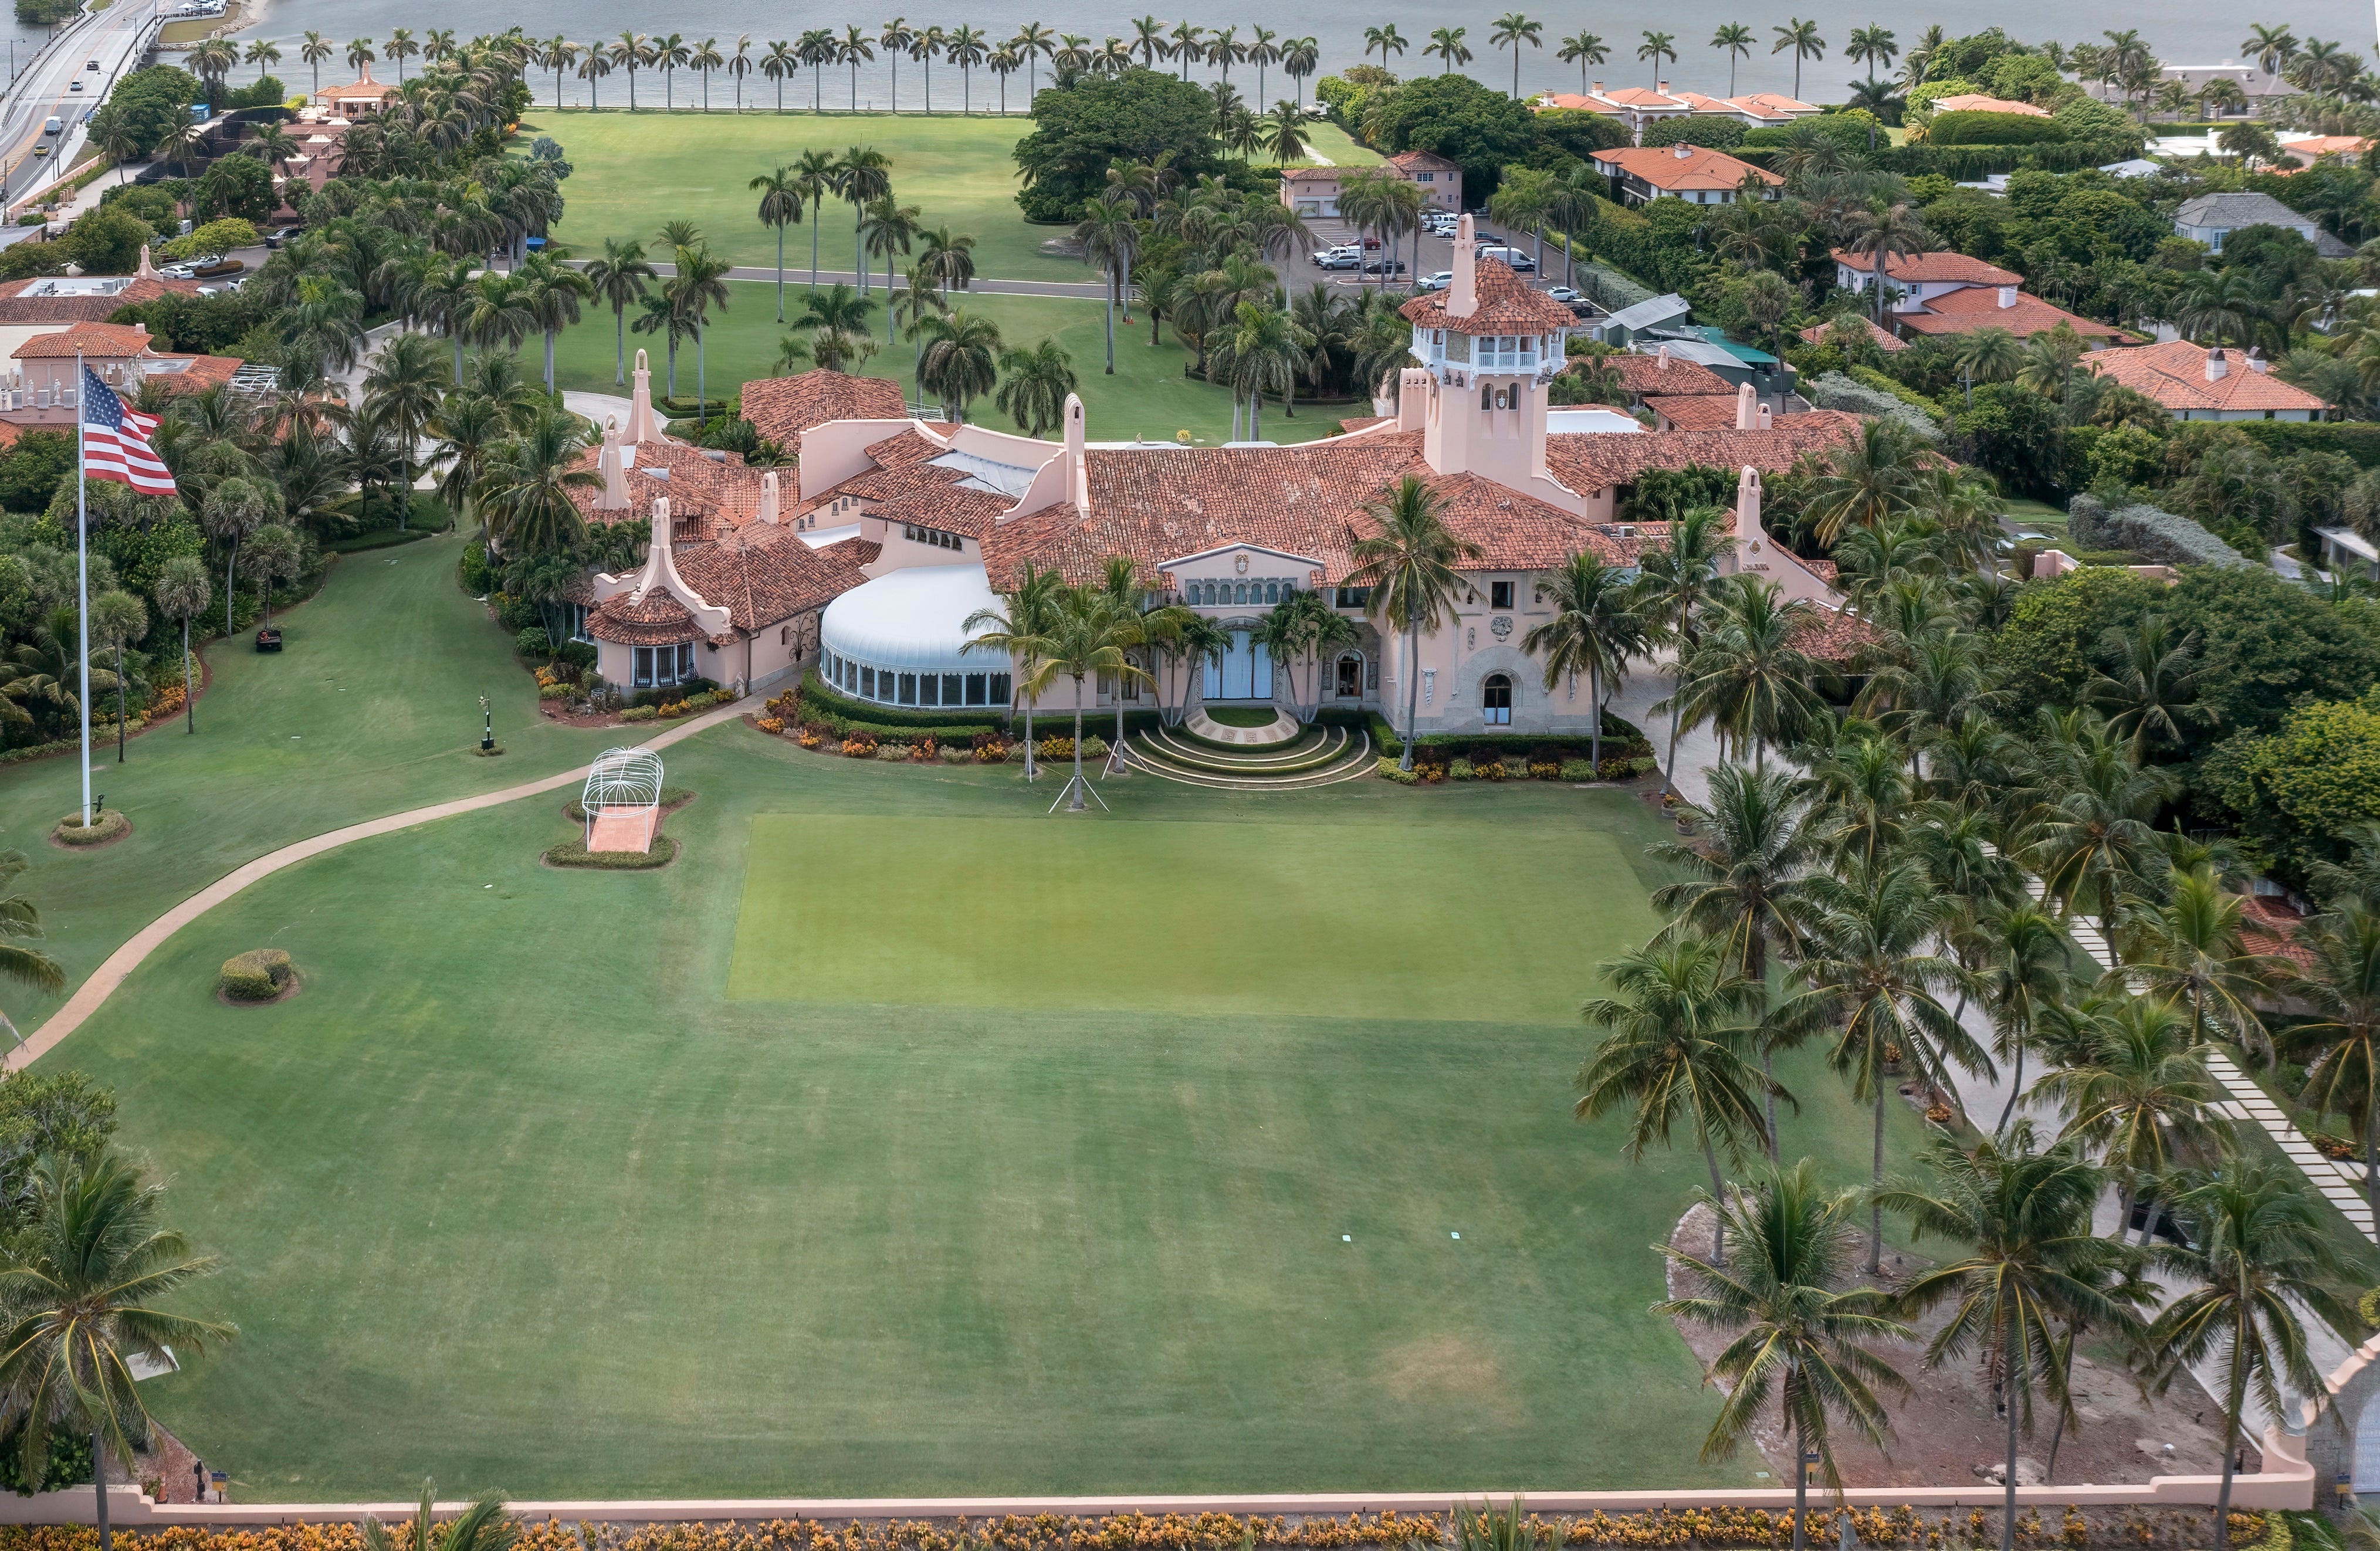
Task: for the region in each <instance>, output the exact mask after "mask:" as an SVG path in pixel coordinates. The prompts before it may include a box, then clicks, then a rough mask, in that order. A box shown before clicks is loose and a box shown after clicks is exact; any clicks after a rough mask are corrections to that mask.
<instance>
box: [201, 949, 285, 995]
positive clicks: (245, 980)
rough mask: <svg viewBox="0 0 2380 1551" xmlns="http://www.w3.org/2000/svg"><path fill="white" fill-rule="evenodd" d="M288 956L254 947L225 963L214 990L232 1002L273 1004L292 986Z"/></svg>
mask: <svg viewBox="0 0 2380 1551" xmlns="http://www.w3.org/2000/svg"><path fill="white" fill-rule="evenodd" d="M289 975H290V968H289V955H288V954H287V953H285V952H284V951H282V950H280V949H278V948H251V949H249V951H247V952H245V953H235V954H234V955H232V956H231V957H230V958H228V959H225V961H224V966H223V972H222V973H221V974H220V975H217V976H216V977H215V988H216V989H218V990H220V991H221V992H223V994H224V995H225V997H227V998H229V999H230V1000H233V1001H271V1000H273V998H274V997H277V996H279V995H280V994H281V991H282V988H284V987H285V986H287V985H288V984H289Z"/></svg>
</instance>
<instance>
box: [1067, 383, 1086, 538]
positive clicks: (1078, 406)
mask: <svg viewBox="0 0 2380 1551" xmlns="http://www.w3.org/2000/svg"><path fill="white" fill-rule="evenodd" d="M1084 440H1085V438H1084V431H1083V401H1082V400H1081V399H1080V398H1078V397H1076V396H1075V394H1067V395H1066V498H1067V499H1068V500H1069V501H1071V502H1073V503H1074V504H1075V512H1076V513H1078V514H1079V515H1083V516H1089V515H1091V479H1090V470H1089V469H1088V467H1086V464H1087V456H1086V454H1085V453H1084V451H1083V443H1084Z"/></svg>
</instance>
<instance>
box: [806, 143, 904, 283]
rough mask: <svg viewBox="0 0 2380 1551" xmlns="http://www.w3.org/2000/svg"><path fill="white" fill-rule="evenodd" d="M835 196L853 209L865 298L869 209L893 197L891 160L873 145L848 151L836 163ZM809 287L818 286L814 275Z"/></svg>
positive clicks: (854, 237) (853, 240)
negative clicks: (878, 202) (880, 201)
mask: <svg viewBox="0 0 2380 1551" xmlns="http://www.w3.org/2000/svg"><path fill="white" fill-rule="evenodd" d="M834 193H835V195H836V196H837V197H838V198H840V199H841V200H844V202H845V203H846V204H848V205H850V206H851V243H852V248H853V250H854V252H855V255H856V261H857V268H858V270H859V294H860V295H861V296H862V297H865V296H867V295H868V246H867V245H868V233H867V218H868V207H869V206H870V205H873V204H875V203H876V202H877V201H878V200H887V199H890V198H891V197H892V158H891V157H889V156H887V155H885V154H884V153H883V152H882V151H879V150H877V149H876V148H875V147H874V146H865V145H855V146H851V147H849V148H847V149H846V150H845V151H844V153H843V159H842V160H841V161H839V162H837V163H836V164H834ZM903 251H906V249H903ZM814 257H815V256H814ZM886 279H887V281H888V282H889V281H890V279H891V275H890V273H889V272H888V273H887V275H886ZM810 284H811V285H812V286H813V287H815V286H816V285H817V284H818V277H817V275H816V274H815V273H813V274H812V275H811V277H810Z"/></svg>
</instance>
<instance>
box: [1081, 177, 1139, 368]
mask: <svg viewBox="0 0 2380 1551" xmlns="http://www.w3.org/2000/svg"><path fill="white" fill-rule="evenodd" d="M1140 230H1141V229H1140V222H1139V208H1138V206H1136V205H1135V203H1134V202H1133V200H1131V199H1130V198H1129V197H1127V196H1125V195H1124V194H1123V191H1122V190H1121V189H1117V188H1108V189H1106V190H1104V191H1102V192H1101V193H1100V195H1099V197H1098V198H1097V199H1093V200H1085V201H1084V204H1083V218H1082V219H1081V220H1080V221H1078V222H1076V223H1075V231H1074V237H1075V241H1076V242H1077V243H1080V244H1081V245H1082V248H1083V262H1085V263H1087V264H1089V265H1091V266H1092V267H1093V268H1095V269H1097V270H1099V272H1100V273H1101V274H1102V275H1103V276H1104V277H1105V279H1106V281H1107V286H1106V289H1107V304H1108V309H1107V341H1108V370H1107V374H1108V375H1109V376H1111V377H1112V376H1114V375H1115V309H1116V298H1117V297H1120V296H1122V295H1123V291H1124V287H1125V286H1127V285H1130V284H1131V283H1132V261H1133V260H1134V259H1135V258H1136V257H1138V256H1139V253H1140Z"/></svg>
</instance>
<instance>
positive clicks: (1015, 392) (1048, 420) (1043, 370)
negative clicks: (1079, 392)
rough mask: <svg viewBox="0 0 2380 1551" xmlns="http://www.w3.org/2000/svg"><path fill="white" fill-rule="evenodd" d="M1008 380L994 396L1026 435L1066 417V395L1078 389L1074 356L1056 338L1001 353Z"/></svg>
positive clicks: (1040, 431)
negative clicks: (1060, 345)
mask: <svg viewBox="0 0 2380 1551" xmlns="http://www.w3.org/2000/svg"><path fill="white" fill-rule="evenodd" d="M1000 370H1001V372H1002V375H1003V377H1004V378H1005V381H1003V382H1002V383H1001V385H1000V392H999V393H998V394H995V395H994V396H993V398H992V403H993V404H995V405H997V406H999V408H1000V412H1001V413H1002V414H1003V415H1006V416H1008V417H1009V418H1011V419H1014V421H1015V422H1016V426H1017V429H1018V430H1022V431H1023V432H1024V433H1025V434H1026V435H1027V436H1041V435H1045V434H1047V433H1048V432H1050V430H1055V429H1056V428H1057V426H1058V425H1059V423H1060V422H1061V421H1062V420H1063V419H1064V418H1065V417H1066V395H1067V394H1071V393H1073V392H1074V391H1075V386H1076V384H1075V366H1074V358H1073V357H1070V356H1068V355H1067V354H1066V352H1065V351H1063V350H1062V349H1060V348H1059V346H1058V342H1057V341H1056V340H1054V339H1044V340H1043V341H1041V343H1040V344H1038V345H1033V346H1032V347H1031V348H1029V349H1028V348H1026V347H1024V346H1015V347H1012V348H1010V349H1007V350H1003V351H1002V352H1001V356H1000Z"/></svg>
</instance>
